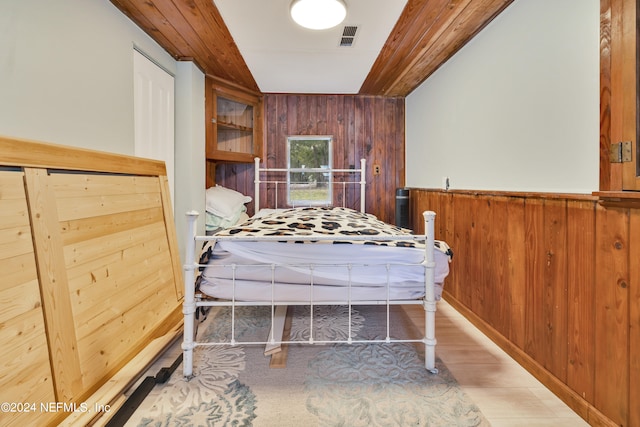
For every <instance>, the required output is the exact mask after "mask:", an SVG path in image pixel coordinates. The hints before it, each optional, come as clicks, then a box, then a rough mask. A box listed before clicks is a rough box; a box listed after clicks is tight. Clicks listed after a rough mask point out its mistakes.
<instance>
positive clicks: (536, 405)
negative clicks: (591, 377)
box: [404, 300, 588, 427]
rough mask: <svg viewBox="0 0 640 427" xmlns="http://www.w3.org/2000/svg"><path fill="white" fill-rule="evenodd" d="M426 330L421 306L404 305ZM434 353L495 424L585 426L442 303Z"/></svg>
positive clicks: (475, 329)
mask: <svg viewBox="0 0 640 427" xmlns="http://www.w3.org/2000/svg"><path fill="white" fill-rule="evenodd" d="M404 309H405V311H406V312H407V314H408V315H409V317H411V319H412V320H413V321H414V323H415V324H416V326H417V327H419V328H421V329H422V330H424V313H423V309H422V307H420V306H405V307H404ZM436 339H437V340H438V344H437V347H436V355H437V356H438V357H439V358H440V359H441V360H442V361H443V362H444V363H445V364H446V365H447V367H448V368H449V370H450V371H451V373H452V374H453V375H454V376H455V378H456V379H457V380H458V383H459V384H460V386H461V387H462V388H463V389H464V391H465V392H466V393H467V394H468V395H469V397H470V398H471V399H472V400H473V401H474V402H475V403H476V405H478V407H479V408H480V410H481V411H482V413H483V414H484V416H485V417H486V418H487V419H488V420H489V422H490V423H491V425H492V426H494V427H507V426H508V427H517V426H523V427H524V426H526V427H543V426H545V427H546V426H548V427H550V426H554V427H556V426H563V427H574V426H575V427H577V426H588V424H587V422H586V421H584V420H583V419H582V418H580V417H579V416H578V415H577V414H576V413H575V412H573V411H572V410H571V409H570V408H569V407H568V406H567V405H565V404H564V403H563V402H562V401H561V400H560V399H558V398H557V397H556V396H555V395H554V394H553V393H552V392H550V391H549V390H548V389H547V388H546V387H544V386H543V385H542V383H540V382H539V381H538V380H537V379H536V378H534V377H533V376H532V375H531V374H529V373H528V372H527V371H526V370H525V369H524V368H522V367H521V366H520V365H519V364H518V363H516V362H515V361H514V360H513V359H511V357H509V356H508V355H507V354H506V353H505V352H504V351H502V350H501V349H500V348H499V347H498V346H497V345H496V344H494V343H493V342H492V341H491V340H490V339H489V338H487V337H486V336H485V335H483V334H482V333H481V332H480V331H479V330H478V329H477V328H476V327H475V326H474V325H472V324H471V323H470V322H469V321H468V320H467V319H465V318H464V316H462V315H461V314H460V313H458V312H457V311H456V310H455V309H454V308H453V307H451V306H450V305H449V304H448V303H447V302H446V301H444V300H442V301H440V302H439V303H438V311H437V312H436Z"/></svg>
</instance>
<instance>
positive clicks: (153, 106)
mask: <svg viewBox="0 0 640 427" xmlns="http://www.w3.org/2000/svg"><path fill="white" fill-rule="evenodd" d="M133 72H134V83H133V86H134V97H133V98H134V127H135V155H136V156H139V157H146V158H150V159H156V160H163V161H164V162H165V164H166V167H167V178H168V180H169V189H170V191H171V203H172V205H174V201H173V200H174V199H175V196H174V194H175V192H174V167H175V165H174V121H175V117H174V108H175V107H174V78H173V76H172V75H171V74H169V73H167V72H166V71H165V70H163V69H162V68H160V67H159V66H158V65H156V64H154V63H153V62H152V61H150V60H149V59H148V58H147V57H145V56H144V55H142V54H141V53H140V52H138V51H137V50H135V49H134V51H133Z"/></svg>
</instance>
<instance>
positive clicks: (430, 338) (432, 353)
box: [424, 301, 438, 374]
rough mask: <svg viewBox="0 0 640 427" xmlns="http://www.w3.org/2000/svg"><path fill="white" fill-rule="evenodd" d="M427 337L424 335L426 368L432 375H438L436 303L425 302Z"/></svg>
mask: <svg viewBox="0 0 640 427" xmlns="http://www.w3.org/2000/svg"><path fill="white" fill-rule="evenodd" d="M424 311H425V315H424V317H425V335H424V367H425V368H426V369H427V371H429V372H431V373H432V374H437V373H438V368H436V343H437V340H436V334H435V323H436V302H435V301H425V302H424Z"/></svg>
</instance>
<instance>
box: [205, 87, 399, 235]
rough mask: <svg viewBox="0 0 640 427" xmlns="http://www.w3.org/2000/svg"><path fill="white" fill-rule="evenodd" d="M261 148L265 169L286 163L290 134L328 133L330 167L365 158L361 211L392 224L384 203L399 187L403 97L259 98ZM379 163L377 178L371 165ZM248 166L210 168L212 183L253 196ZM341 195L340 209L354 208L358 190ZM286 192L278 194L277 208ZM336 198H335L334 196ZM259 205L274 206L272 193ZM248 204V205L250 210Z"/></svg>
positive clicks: (391, 209) (356, 163) (390, 209)
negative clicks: (261, 101) (363, 207)
mask: <svg viewBox="0 0 640 427" xmlns="http://www.w3.org/2000/svg"><path fill="white" fill-rule="evenodd" d="M264 110H265V123H264V126H265V129H264V135H265V145H264V147H263V150H262V152H263V157H264V158H263V162H266V165H267V166H268V167H277V168H283V167H286V165H287V153H286V142H287V136H290V135H333V138H334V142H333V162H334V163H333V164H334V167H336V168H349V167H350V166H352V165H353V166H354V167H356V168H357V167H359V164H360V159H361V158H364V159H366V160H367V173H366V181H367V191H366V199H367V201H366V210H367V212H370V213H373V214H375V215H377V216H378V217H379V218H380V219H381V220H383V221H387V222H394V216H395V207H394V206H393V203H389V201H390V200H393V198H394V196H395V190H396V188H398V187H402V186H404V176H405V173H404V172H405V170H404V155H405V149H404V98H389V97H374V96H356V95H265V97H264ZM376 164H377V165H380V167H381V172H380V174H379V175H374V174H373V165H376ZM253 181H254V172H253V165H252V164H251V165H247V164H231V163H228V164H223V163H220V164H218V165H217V167H216V182H217V183H218V184H220V185H224V186H227V187H229V188H234V189H236V190H238V191H241V192H243V193H245V194H249V195H251V194H253V191H254V190H253ZM354 190H355V191H349V192H347V193H348V194H347V200H346V202H347V203H345V205H346V206H349V207H355V208H357V207H358V206H359V203H360V200H359V197H360V196H359V192H358V190H357V188H356V189H354ZM284 197H286V190H285V189H281V190H279V191H278V199H279V206H284V205H283V200H284ZM336 197H337V198H341V196H340V195H339V193H338V195H336ZM261 200H264V202H261V204H263V203H264V205H263V207H264V206H274V203H275V192H274V191H272V190H269V191H268V193H267V198H266V200H265V198H264V197H263V196H262V195H261ZM334 202H335V203H336V204H338V205H342V200H334ZM252 210H253V206H252V205H250V211H252Z"/></svg>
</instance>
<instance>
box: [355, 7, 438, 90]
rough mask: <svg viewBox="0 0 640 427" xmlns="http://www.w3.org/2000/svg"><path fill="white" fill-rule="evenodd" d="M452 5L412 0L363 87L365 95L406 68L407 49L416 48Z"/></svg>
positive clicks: (377, 88) (382, 86) (382, 85)
mask: <svg viewBox="0 0 640 427" xmlns="http://www.w3.org/2000/svg"><path fill="white" fill-rule="evenodd" d="M449 4H450V0H437V1H427V0H409V2H408V3H407V5H406V6H405V9H404V10H403V12H402V14H401V16H400V18H399V19H398V22H397V23H396V25H395V26H394V28H393V30H392V31H391V34H390V35H389V38H388V39H387V41H386V42H385V45H384V47H383V48H382V50H381V51H380V54H379V55H378V57H377V58H376V61H375V63H374V64H373V66H372V67H371V70H370V71H369V74H368V75H367V78H366V79H365V81H364V83H363V85H362V87H361V89H360V93H361V94H366V93H380V91H382V90H384V86H385V83H388V82H389V81H390V80H392V79H390V78H389V76H390V75H392V74H393V73H398V72H399V71H400V70H401V69H402V67H403V65H402V62H404V61H406V57H407V55H408V52H407V49H411V50H413V46H415V45H417V44H419V43H420V41H421V40H422V39H423V38H424V37H425V33H426V32H428V31H429V30H431V29H432V28H433V26H434V25H436V23H437V22H438V18H439V16H440V15H441V14H442V13H443V10H444V9H445V8H446V7H447V6H448V5H449Z"/></svg>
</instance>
